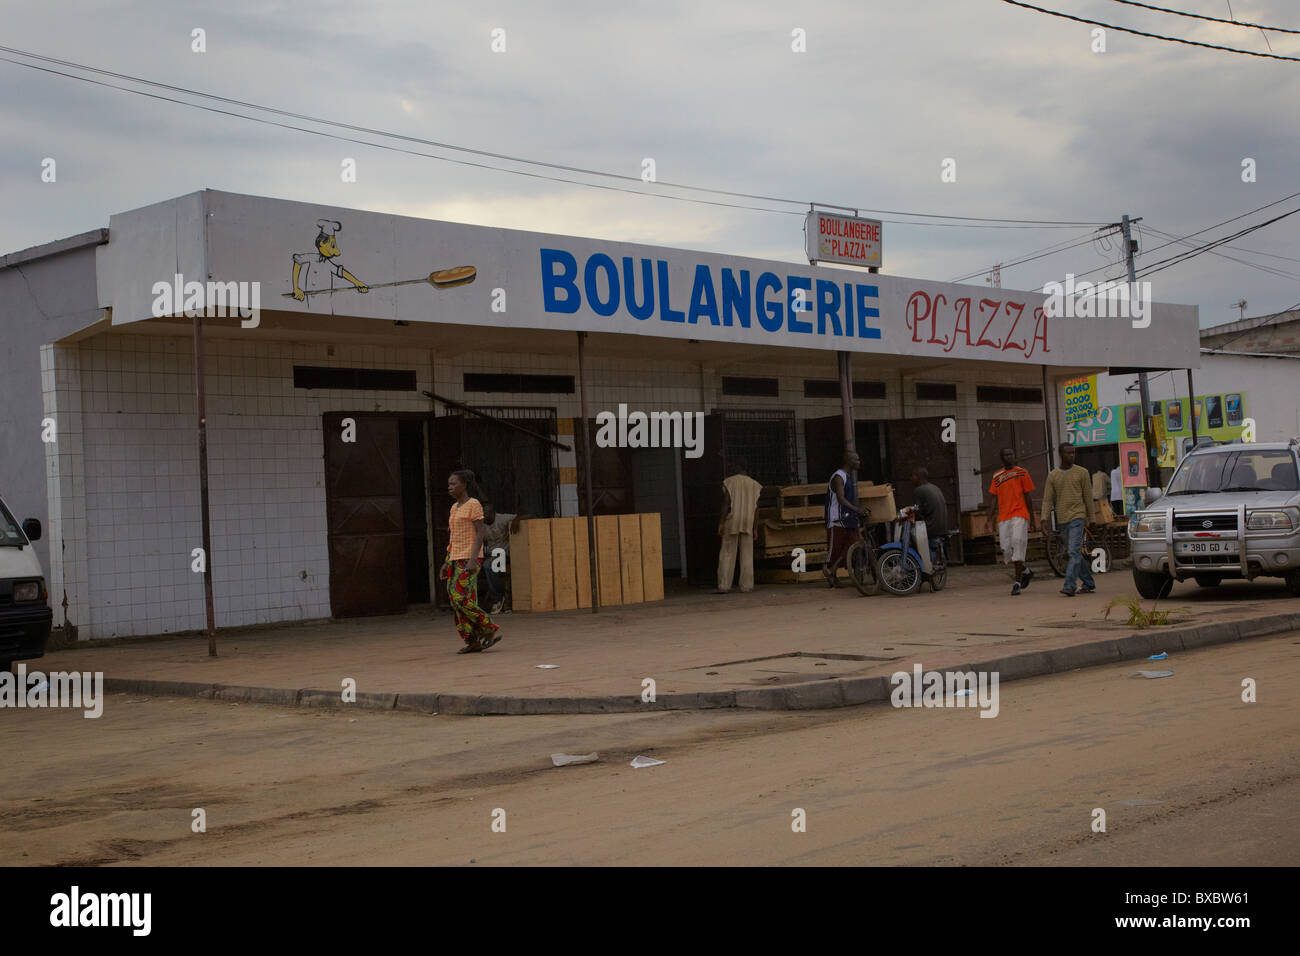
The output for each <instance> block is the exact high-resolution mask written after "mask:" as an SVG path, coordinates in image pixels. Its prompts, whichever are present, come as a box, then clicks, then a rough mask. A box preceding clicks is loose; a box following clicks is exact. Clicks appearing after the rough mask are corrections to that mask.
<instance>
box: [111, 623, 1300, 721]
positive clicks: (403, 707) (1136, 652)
mask: <svg viewBox="0 0 1300 956" xmlns="http://www.w3.org/2000/svg"><path fill="white" fill-rule="evenodd" d="M1292 630H1300V613H1296V614H1276V615H1273V616H1271V617H1262V618H1254V619H1252V620H1246V621H1226V622H1219V623H1215V624H1205V625H1201V626H1199V627H1186V628H1180V629H1170V630H1163V629H1162V630H1159V631H1138V632H1136V633H1133V634H1129V635H1127V636H1125V637H1119V638H1115V639H1112V640H1104V641H1089V642H1086V643H1083V644H1074V645H1071V646H1070V647H1058V648H1054V649H1052V650H1046V651H1025V652H1024V653H1022V654H1013V655H1011V656H1008V657H999V658H992V659H989V660H984V661H976V662H974V663H968V662H951V663H946V664H927V665H924V666H925V670H927V671H976V672H979V671H985V672H992V671H996V672H997V673H998V681H999V683H1001V682H1005V681H1010V680H1022V679H1024V678H1028V677H1042V676H1045V675H1047V674H1060V673H1064V672H1065V671H1071V670H1077V669H1079V668H1082V667H1095V666H1098V665H1101V664H1116V663H1119V662H1120V661H1130V660H1142V659H1145V658H1147V657H1149V656H1150V655H1152V654H1158V653H1160V652H1161V651H1169V652H1171V653H1177V652H1179V651H1190V650H1196V649H1199V648H1202V647H1212V646H1214V645H1216V644H1229V643H1232V642H1235V641H1246V640H1251V639H1252V638H1257V637H1269V636H1272V635H1274V634H1282V633H1285V632H1287V631H1292ZM891 689H892V686H891V684H890V681H889V678H888V677H886V676H884V675H876V676H874V677H838V678H832V679H828V680H819V681H809V682H807V683H803V684H786V685H785V686H783V687H746V688H740V689H738V690H726V691H703V692H699V693H688V694H661V695H659V696H658V697H657V698H656V699H655V700H654V701H649V702H642V700H641V698H640V697H639V696H637V695H630V696H619V697H613V696H611V697H506V696H497V695H488V694H391V693H389V694H385V693H358V694H357V699H356V702H355V703H347V704H345V703H343V702H342V700H341V696H340V692H339V691H324V690H314V689H300V690H290V689H287V688H279V687H244V686H239V685H229V684H203V683H190V682H186V681H160V680H137V679H134V678H116V677H110V678H105V680H104V691H105V692H106V693H110V694H141V695H146V696H150V697H197V698H201V699H205V700H224V701H231V702H234V703H257V704H271V705H276V706H283V707H294V706H300V707H329V708H334V709H340V710H342V709H347V708H358V709H361V710H378V711H405V712H407V713H419V714H455V715H460V716H493V715H506V716H525V715H532V714H630V713H644V712H646V711H652V710H722V709H737V710H829V709H832V708H838V707H855V706H858V705H861V704H869V703H875V702H880V701H887V700H889V695H890V691H891Z"/></svg>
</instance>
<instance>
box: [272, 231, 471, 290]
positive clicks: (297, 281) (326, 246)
mask: <svg viewBox="0 0 1300 956" xmlns="http://www.w3.org/2000/svg"><path fill="white" fill-rule="evenodd" d="M316 228H317V229H318V230H319V231H318V232H317V233H316V251H315V252H314V253H313V252H297V253H294V256H293V276H292V279H291V282H292V283H293V291H292V292H286V293H285V294H284V297H285V298H286V299H288V298H293V299H297V300H298V301H299V302H305V301H307V297H308V296H310V295H316V294H318V293H322V292H323V293H334V292H359V293H365V292H369V291H370V290H371V289H387V288H391V287H393V286H399V285H418V284H419V283H421V282H427V283H428V284H429V285H431V286H433V287H434V288H436V289H448V288H451V287H452V286H458V285H468V284H469V283H471V282H473V281H474V279H475V278H477V276H478V269H476V268H475V267H474V266H454V267H452V268H450V269H439V270H436V271H434V272H430V273H429V274H428V275H427V276H421V277H420V278H418V279H398V280H396V281H394V282H380V283H378V284H376V285H367V284H366V283H364V282H362V281H361V280H360V279H358V278H357V277H356V276H354V275H353V274H352V273H351V272H350V271H348V269H347V267H346V266H344V265H343V263H342V262H338V261H337V259H338V257H339V256H340V255H341V254H342V250H341V249H340V248H339V241H338V234H339V233H340V232H342V231H343V224H342V223H340V222H338V221H337V220H335V219H317V220H316ZM336 276H337V277H338V278H340V279H346V280H347V281H348V282H350V283H351V285H346V286H345V285H339V286H336V285H335V284H334V278H335V277H336Z"/></svg>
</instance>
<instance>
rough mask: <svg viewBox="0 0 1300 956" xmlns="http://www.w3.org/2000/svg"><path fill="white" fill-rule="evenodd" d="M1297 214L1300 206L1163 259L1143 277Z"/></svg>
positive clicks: (1146, 267) (1143, 274)
mask: <svg viewBox="0 0 1300 956" xmlns="http://www.w3.org/2000/svg"><path fill="white" fill-rule="evenodd" d="M1296 213H1300V206H1298V207H1296V208H1295V209H1292V210H1291V211H1290V212H1284V213H1282V215H1280V216H1274V217H1273V218H1272V219H1266V220H1265V221H1264V222H1261V223H1257V224H1255V225H1253V226H1247V227H1246V228H1245V229H1242V230H1240V231H1238V232H1235V233H1232V234H1231V235H1228V236H1223V237H1222V238H1220V239H1215V240H1213V241H1212V242H1207V243H1206V244H1205V245H1203V246H1198V247H1196V248H1193V249H1189V250H1188V251H1187V252H1180V253H1177V254H1176V255H1172V256H1170V257H1169V258H1167V259H1161V260H1160V261H1159V262H1153V263H1151V265H1149V266H1144V267H1143V269H1142V272H1141V275H1142V276H1143V277H1146V276H1149V275H1154V274H1155V273H1157V272H1163V271H1164V270H1165V269H1170V268H1172V267H1173V266H1176V265H1181V264H1182V263H1184V262H1186V261H1187V260H1189V259H1194V258H1196V257H1197V256H1199V255H1201V254H1202V253H1205V252H1210V251H1211V250H1212V249H1214V248H1215V247H1216V246H1221V245H1223V244H1224V243H1226V242H1231V241H1232V240H1233V239H1239V238H1241V237H1242V236H1246V235H1249V234H1250V233H1252V232H1257V231H1258V230H1260V229H1263V228H1264V227H1265V226H1271V225H1272V224H1273V223H1275V222H1280V221H1281V220H1283V219H1286V218H1287V217H1288V216H1294V215H1295V214H1296Z"/></svg>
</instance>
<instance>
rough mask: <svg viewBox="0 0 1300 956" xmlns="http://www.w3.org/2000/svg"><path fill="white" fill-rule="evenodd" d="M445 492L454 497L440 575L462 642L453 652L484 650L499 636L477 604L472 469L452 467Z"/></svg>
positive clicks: (476, 506)
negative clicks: (457, 649)
mask: <svg viewBox="0 0 1300 956" xmlns="http://www.w3.org/2000/svg"><path fill="white" fill-rule="evenodd" d="M447 494H448V495H450V496H451V498H452V499H453V500H454V502H455V503H454V504H453V505H452V506H451V516H450V518H449V519H448V522H447V530H448V532H449V534H450V540H449V541H448V543H447V560H446V561H445V562H444V563H443V565H442V577H443V578H444V579H445V580H446V582H447V597H448V598H449V599H450V600H451V613H452V615H453V617H454V618H455V620H456V630H457V631H458V632H459V633H460V636H461V639H462V640H464V642H465V646H464V647H462V648H461V649H460V650H459V651H458V652H457V653H459V654H473V653H477V652H478V651H485V650H487V649H488V648H489V647H491V646H493V645H494V644H496V643H497V642H499V641H500V640H501V635H500V634H499V633H498V631H499V630H500V628H499V627H497V625H495V624H493V623H492V619H491V618H489V617H488V616H487V614H485V613H484V612H483V609H482V608H481V607H479V606H478V572H479V568H480V566H481V565H482V564H483V538H484V524H483V505H482V504H481V503H480V502H479V496H480V495H481V494H482V492H480V491H479V489H478V484H477V482H475V480H474V472H472V471H454V472H452V473H451V476H450V477H449V478H448V479H447Z"/></svg>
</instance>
